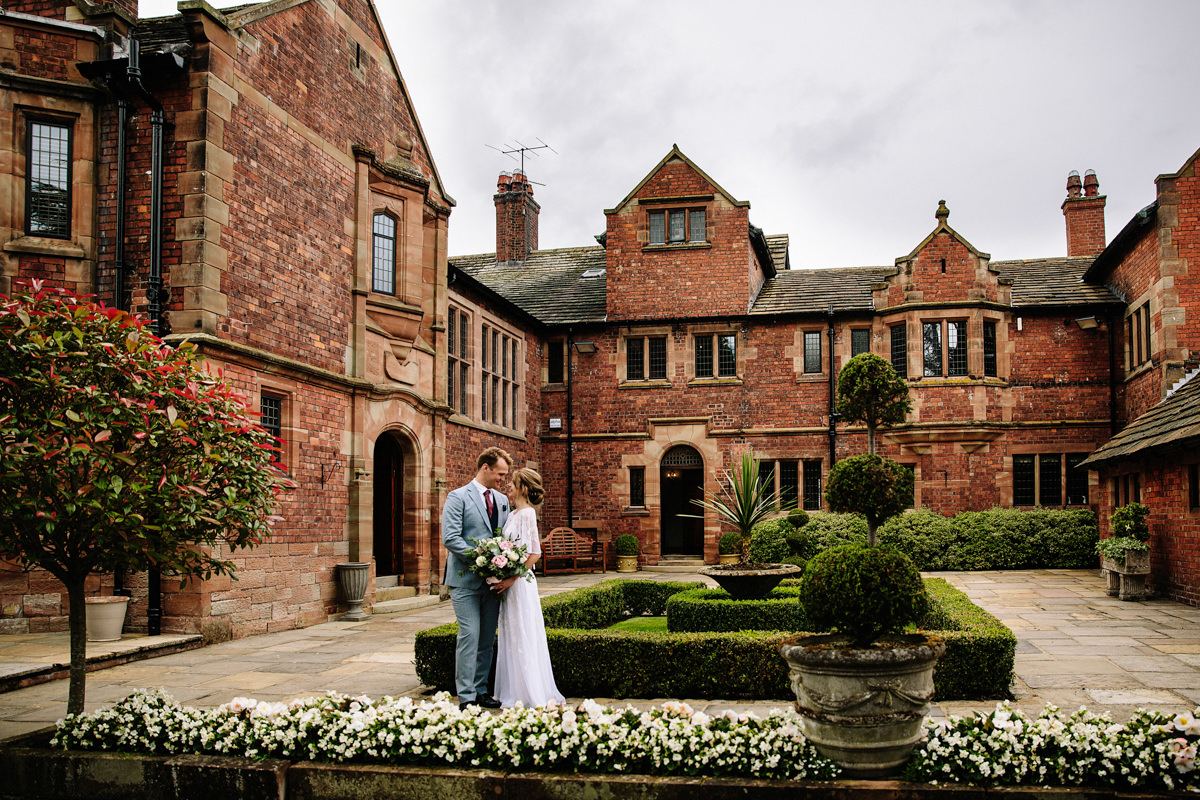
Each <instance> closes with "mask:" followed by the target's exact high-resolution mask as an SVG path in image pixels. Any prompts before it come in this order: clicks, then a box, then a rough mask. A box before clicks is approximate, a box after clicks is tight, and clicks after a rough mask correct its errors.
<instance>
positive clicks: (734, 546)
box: [717, 533, 742, 564]
mask: <svg viewBox="0 0 1200 800" xmlns="http://www.w3.org/2000/svg"><path fill="white" fill-rule="evenodd" d="M717 559H718V560H719V561H720V562H721V563H722V564H736V563H738V562H739V561H741V560H742V537H740V536H738V535H737V534H736V533H727V534H725V535H724V536H722V537H721V538H720V539H718V540H717Z"/></svg>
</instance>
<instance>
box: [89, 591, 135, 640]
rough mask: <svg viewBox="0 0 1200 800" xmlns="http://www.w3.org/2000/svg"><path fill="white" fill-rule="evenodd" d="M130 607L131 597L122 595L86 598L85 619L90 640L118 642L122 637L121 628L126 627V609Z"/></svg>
mask: <svg viewBox="0 0 1200 800" xmlns="http://www.w3.org/2000/svg"><path fill="white" fill-rule="evenodd" d="M128 608H129V598H128V597H123V596H121V595H116V596H113V597H88V598H86V599H85V600H84V621H85V624H86V627H87V640H88V641H89V642H116V641H119V640H120V639H121V629H122V628H124V627H125V611H126V610H127V609H128Z"/></svg>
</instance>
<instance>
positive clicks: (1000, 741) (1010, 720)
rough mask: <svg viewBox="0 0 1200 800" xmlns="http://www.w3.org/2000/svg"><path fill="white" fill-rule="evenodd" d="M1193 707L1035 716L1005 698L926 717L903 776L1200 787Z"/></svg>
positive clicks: (1199, 735) (1199, 738) (1199, 727)
mask: <svg viewBox="0 0 1200 800" xmlns="http://www.w3.org/2000/svg"><path fill="white" fill-rule="evenodd" d="M1197 715H1200V709H1197V710H1196V712H1195V714H1178V715H1175V716H1169V715H1166V714H1162V713H1158V712H1150V711H1138V712H1137V713H1135V714H1134V715H1133V717H1132V718H1131V719H1130V720H1129V722H1128V723H1126V724H1124V725H1121V724H1117V723H1114V722H1113V721H1112V719H1111V718H1110V717H1109V716H1108V715H1107V714H1094V713H1092V712H1090V711H1088V710H1087V709H1084V708H1080V709H1079V711H1076V712H1075V713H1074V714H1071V715H1070V716H1064V715H1063V714H1062V713H1060V712H1059V710H1058V709H1057V708H1055V707H1054V706H1051V705H1048V706H1046V707H1045V708H1044V709H1043V710H1042V712H1041V713H1040V714H1039V715H1038V716H1037V717H1035V718H1031V717H1029V716H1028V715H1026V714H1024V713H1022V712H1021V711H1017V710H1014V709H1013V708H1012V707H1011V706H1010V705H1008V704H1007V703H1001V704H999V705H997V706H996V710H995V711H993V712H991V713H990V714H983V713H978V714H976V715H975V716H974V717H950V718H949V719H948V720H927V722H926V726H927V738H926V740H925V742H924V743H923V744H921V745H919V746H918V749H917V750H916V752H914V753H913V757H912V760H911V761H910V762H909V763H908V766H907V767H906V768H905V777H907V778H908V779H909V780H914V781H926V782H930V783H938V782H949V783H974V784H988V785H995V784H1018V783H1023V784H1035V785H1059V786H1069V785H1082V784H1087V785H1109V786H1115V787H1138V788H1151V789H1153V788H1166V789H1186V790H1190V791H1200V772H1197V771H1196V748H1197V744H1198V742H1200V722H1198V721H1197V719H1196V716H1197Z"/></svg>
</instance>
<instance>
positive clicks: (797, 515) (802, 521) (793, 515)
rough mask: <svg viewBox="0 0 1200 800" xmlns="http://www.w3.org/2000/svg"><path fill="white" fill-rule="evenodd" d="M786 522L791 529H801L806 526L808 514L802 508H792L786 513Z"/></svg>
mask: <svg viewBox="0 0 1200 800" xmlns="http://www.w3.org/2000/svg"><path fill="white" fill-rule="evenodd" d="M787 521H788V522H789V523H790V524H791V526H792V527H793V528H803V527H804V526H805V525H807V524H808V512H807V511H805V510H804V509H803V508H793V509H792V510H791V511H789V512H788V515H787Z"/></svg>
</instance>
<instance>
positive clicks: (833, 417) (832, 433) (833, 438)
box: [825, 303, 838, 469]
mask: <svg viewBox="0 0 1200 800" xmlns="http://www.w3.org/2000/svg"><path fill="white" fill-rule="evenodd" d="M828 319H829V329H828V330H827V331H825V335H826V336H828V337H829V467H830V469H832V468H833V465H834V464H836V463H837V417H838V415H837V410H836V408H837V375H836V374H835V373H834V371H833V337H834V331H833V303H830V304H829V312H828Z"/></svg>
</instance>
